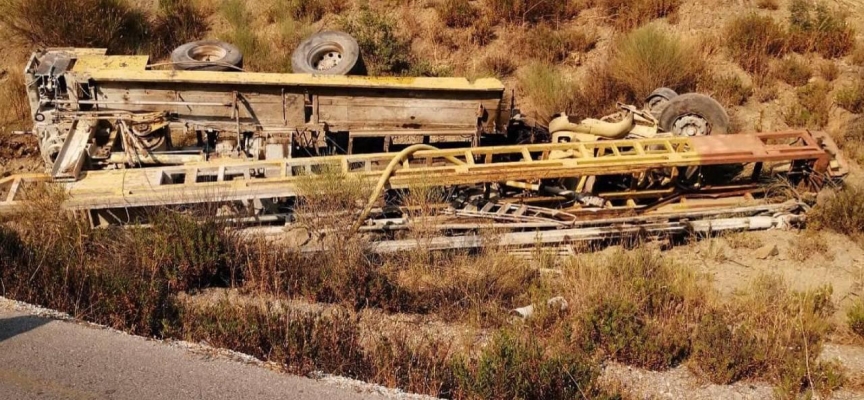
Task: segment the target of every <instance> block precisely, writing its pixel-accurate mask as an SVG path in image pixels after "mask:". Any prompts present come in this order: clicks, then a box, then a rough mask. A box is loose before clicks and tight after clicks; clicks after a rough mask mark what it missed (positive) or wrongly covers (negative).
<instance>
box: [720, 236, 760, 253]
mask: <svg viewBox="0 0 864 400" xmlns="http://www.w3.org/2000/svg"><path fill="white" fill-rule="evenodd" d="M723 239H725V240H726V243H727V244H728V245H729V247H731V248H733V249H746V250H756V249H758V248H760V247H762V246H763V245H764V242H763V241H762V238H761V237H759V236H758V235H756V234H754V233H753V232H736V233H730V234H728V235H725V236H723Z"/></svg>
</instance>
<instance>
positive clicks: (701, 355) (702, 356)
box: [692, 311, 759, 384]
mask: <svg viewBox="0 0 864 400" xmlns="http://www.w3.org/2000/svg"><path fill="white" fill-rule="evenodd" d="M730 319H731V318H730V317H729V316H727V315H726V313H724V312H721V311H711V312H708V313H707V314H705V315H704V316H702V319H701V320H700V321H699V326H698V327H697V328H696V333H695V335H694V338H693V356H692V360H693V361H695V363H696V364H697V365H698V366H699V368H700V372H701V373H702V374H703V375H705V376H707V377H708V379H710V380H711V381H712V382H715V383H719V384H728V383H732V382H735V381H738V380H740V379H742V378H746V377H748V376H751V375H753V374H754V373H755V372H756V368H758V361H757V359H758V356H759V354H758V350H759V349H758V343H757V340H756V338H755V337H753V335H752V334H751V333H750V332H748V331H746V329H747V328H746V327H735V326H734V325H733V323H732V321H730Z"/></svg>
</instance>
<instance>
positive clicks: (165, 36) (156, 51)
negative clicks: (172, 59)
mask: <svg viewBox="0 0 864 400" xmlns="http://www.w3.org/2000/svg"><path fill="white" fill-rule="evenodd" d="M207 17H208V15H207V13H205V12H204V10H203V9H201V8H200V7H199V6H198V5H197V4H196V2H194V1H180V0H160V1H159V11H158V14H157V15H156V18H155V19H154V21H153V26H152V33H151V39H150V40H151V44H150V53H151V54H152V55H153V56H155V57H156V58H161V57H164V56H166V55H167V54H169V53H170V52H171V51H172V50H174V48H176V47H177V46H179V45H181V44H183V43H187V42H191V41H194V40H198V39H200V38H202V37H203V36H204V34H205V33H206V32H207V30H208V29H209V25H208V23H207Z"/></svg>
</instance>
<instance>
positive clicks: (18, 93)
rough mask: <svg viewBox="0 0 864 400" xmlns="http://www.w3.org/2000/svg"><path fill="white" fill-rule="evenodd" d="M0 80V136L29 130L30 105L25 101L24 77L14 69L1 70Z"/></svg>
mask: <svg viewBox="0 0 864 400" xmlns="http://www.w3.org/2000/svg"><path fill="white" fill-rule="evenodd" d="M2 71H3V72H5V74H4V75H5V76H4V77H2V78H0V135H8V134H10V133H11V132H12V131H15V130H19V129H27V128H29V126H30V124H31V121H30V103H29V101H28V100H27V92H26V87H25V86H24V75H23V74H22V73H21V72H20V71H19V70H18V69H17V68H16V69H9V70H2Z"/></svg>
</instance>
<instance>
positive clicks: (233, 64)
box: [171, 40, 243, 71]
mask: <svg viewBox="0 0 864 400" xmlns="http://www.w3.org/2000/svg"><path fill="white" fill-rule="evenodd" d="M171 62H172V63H173V64H174V69H182V70H197V71H242V70H243V53H241V52H240V49H238V48H237V46H234V45H233V44H230V43H225V42H221V41H218V40H199V41H196V42H190V43H186V44H184V45H182V46H180V47H178V48H176V49H174V51H172V52H171Z"/></svg>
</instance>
